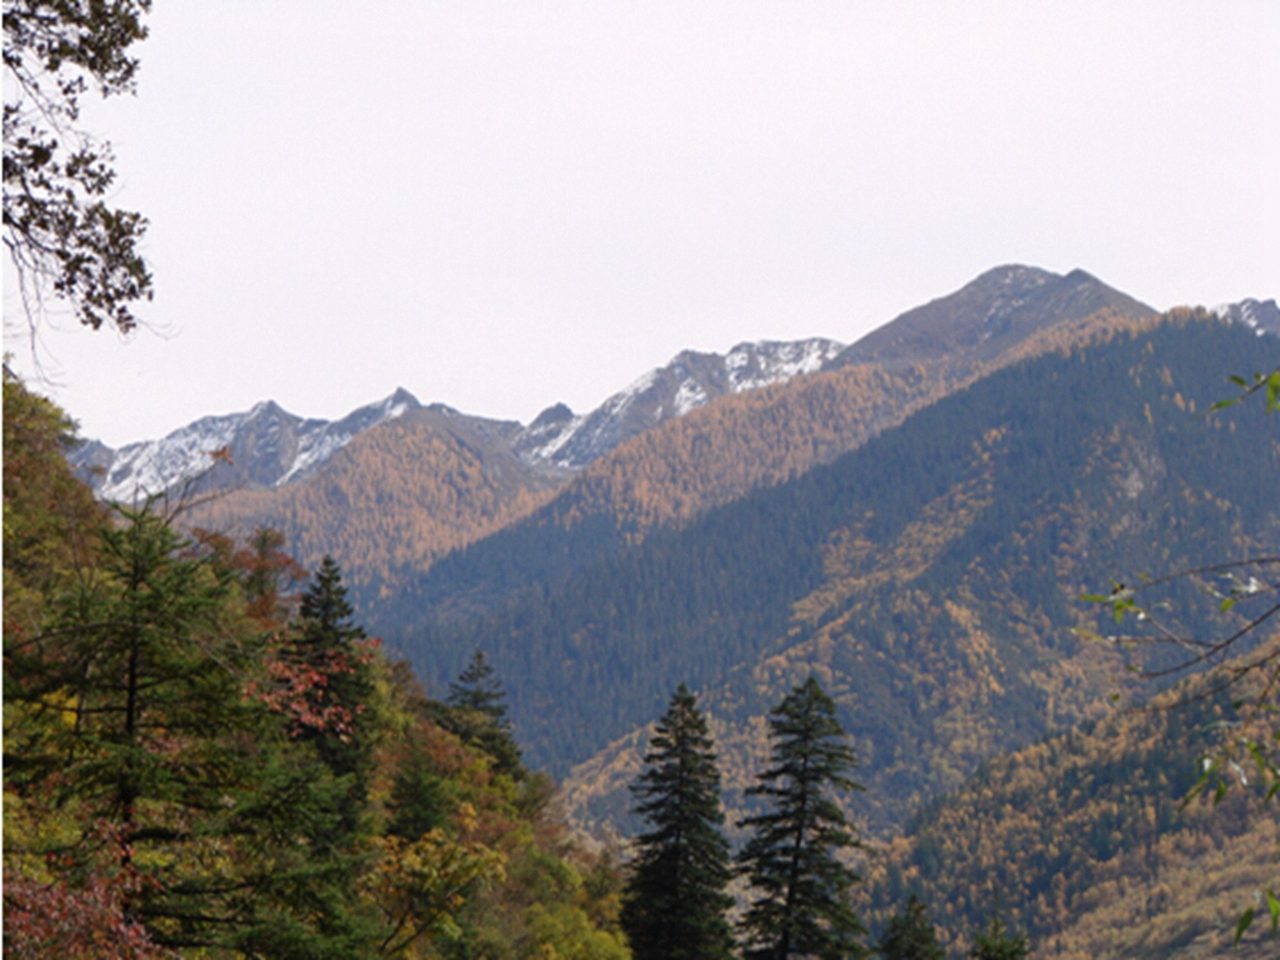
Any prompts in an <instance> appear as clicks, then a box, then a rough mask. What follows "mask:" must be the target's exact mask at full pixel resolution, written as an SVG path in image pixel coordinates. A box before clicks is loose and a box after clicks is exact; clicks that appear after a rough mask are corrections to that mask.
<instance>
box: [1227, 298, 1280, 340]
mask: <svg viewBox="0 0 1280 960" xmlns="http://www.w3.org/2000/svg"><path fill="white" fill-rule="evenodd" d="M1213 312H1214V313H1216V314H1217V315H1218V316H1220V317H1221V318H1222V319H1223V320H1227V321H1229V322H1231V323H1243V324H1244V325H1245V326H1246V327H1249V328H1251V329H1252V330H1253V331H1254V332H1255V333H1256V334H1257V335H1258V336H1260V337H1261V336H1262V335H1263V334H1267V333H1270V334H1273V335H1275V336H1280V307H1277V306H1276V302H1275V300H1254V299H1253V298H1252V297H1249V298H1246V299H1244V300H1241V301H1240V302H1239V303H1224V304H1222V305H1221V306H1217V307H1214V308H1213Z"/></svg>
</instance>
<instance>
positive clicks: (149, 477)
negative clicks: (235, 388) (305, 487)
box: [67, 389, 419, 503]
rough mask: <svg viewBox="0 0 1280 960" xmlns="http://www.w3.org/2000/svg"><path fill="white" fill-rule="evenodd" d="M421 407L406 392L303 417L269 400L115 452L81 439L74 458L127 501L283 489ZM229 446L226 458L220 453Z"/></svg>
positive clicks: (107, 495)
mask: <svg viewBox="0 0 1280 960" xmlns="http://www.w3.org/2000/svg"><path fill="white" fill-rule="evenodd" d="M418 407H419V403H418V401H417V399H416V398H415V397H414V396H413V394H411V393H409V392H408V391H407V390H404V389H399V390H396V392H395V393H393V394H392V395H391V396H389V397H387V398H386V399H385V400H381V401H379V402H377V403H371V404H369V405H367V406H364V407H360V408H359V409H357V410H354V411H352V412H351V413H349V414H347V416H345V417H343V418H342V419H341V420H336V421H328V420H315V419H312V420H304V419H303V418H302V417H299V416H295V415H294V414H292V413H289V412H288V411H286V410H284V409H282V408H281V407H280V406H279V405H278V404H277V403H275V402H274V401H271V400H266V401H263V402H262V403H259V404H257V405H255V406H254V407H253V409H251V410H248V411H246V412H244V413H232V414H228V415H226V416H214V417H204V418H202V419H200V420H197V421H195V422H194V423H191V424H188V425H187V426H185V427H182V428H181V429H178V430H175V431H173V432H172V433H170V434H169V435H167V436H166V437H164V438H162V439H160V440H146V441H142V442H139V443H131V444H128V445H127V446H124V447H121V448H120V449H119V450H112V449H111V448H109V447H106V446H104V445H103V444H101V443H98V442H96V441H89V442H87V443H83V444H81V445H80V446H79V447H77V448H76V449H74V450H72V451H71V452H70V453H69V454H68V457H67V459H68V461H69V462H70V463H71V466H72V467H73V468H74V469H75V470H76V472H77V474H78V475H79V476H80V478H81V479H82V480H84V481H85V482H86V483H87V484H89V486H90V488H91V489H92V490H93V492H94V495H95V496H97V497H98V498H100V499H104V500H121V501H124V502H126V503H128V502H131V501H133V500H135V499H137V498H145V497H147V496H150V495H160V494H166V493H169V494H172V495H177V496H181V495H182V494H183V492H184V491H186V489H187V488H188V487H189V486H194V488H195V489H197V490H198V491H201V492H208V491H212V490H236V489H245V488H249V489H259V488H264V487H268V488H269V487H279V486H282V485H284V484H287V483H291V482H293V483H296V482H298V481H301V480H305V479H306V478H307V477H309V476H311V475H312V474H313V473H315V471H316V470H318V469H319V468H320V467H322V466H323V465H324V464H325V463H327V462H328V460H329V458H330V457H332V456H333V455H334V454H335V453H336V452H337V451H339V450H341V449H342V448H343V447H344V446H346V445H347V444H348V443H350V442H351V440H352V438H353V437H355V436H356V435H357V434H359V433H361V432H362V431H364V430H368V429H370V428H371V427H376V426H378V425H379V424H381V423H386V422H388V421H390V420H395V419H396V418H397V417H400V416H403V415H404V414H405V413H406V412H407V411H410V410H416V409H418ZM215 451H225V452H226V453H227V454H229V456H228V457H221V456H220V457H214V456H213V454H214V452H215Z"/></svg>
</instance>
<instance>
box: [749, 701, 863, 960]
mask: <svg viewBox="0 0 1280 960" xmlns="http://www.w3.org/2000/svg"><path fill="white" fill-rule="evenodd" d="M769 733H770V740H771V742H772V755H771V757H770V760H771V766H770V767H769V768H768V769H767V770H765V771H764V772H762V773H761V774H760V775H759V781H760V782H759V784H758V785H757V786H755V787H752V788H751V789H750V790H749V791H748V793H749V794H752V795H757V796H761V797H764V798H765V799H766V801H767V802H768V804H769V806H770V807H771V808H772V810H771V812H769V813H764V814H760V815H759V816H755V817H749V818H747V819H746V820H744V821H743V822H742V824H741V825H742V826H744V827H750V828H752V830H753V831H754V832H753V834H752V836H751V839H749V840H748V841H747V844H746V846H745V847H744V848H743V849H742V852H741V853H740V854H739V855H738V864H739V866H740V868H741V869H742V871H743V872H744V873H745V874H746V875H747V876H748V878H749V879H750V882H751V887H752V890H753V891H754V892H755V894H756V897H755V899H753V900H752V902H751V906H750V908H749V909H748V911H747V914H746V917H745V918H744V919H743V921H742V932H743V935H744V938H745V941H746V949H745V952H744V956H746V957H747V958H751V960H769V958H772V960H787V958H789V957H792V956H796V957H808V956H812V957H820V958H823V960H837V958H845V957H861V956H865V955H866V949H865V948H864V947H863V946H862V945H861V943H860V942H859V940H860V938H861V936H862V935H863V934H864V933H865V932H866V930H865V928H864V927H863V926H862V923H861V922H860V921H859V920H858V917H857V915H856V914H855V913H854V912H853V909H852V908H851V907H850V905H849V889H850V887H852V885H853V884H854V883H855V882H857V881H858V879H859V877H858V875H857V874H856V873H854V872H853V871H852V870H850V869H849V868H848V867H846V866H844V865H843V864H842V863H841V862H840V861H838V860H837V859H836V858H835V856H834V855H833V854H834V852H835V851H837V850H843V849H848V848H851V847H857V846H860V844H859V842H858V839H857V836H856V834H855V833H854V830H853V828H852V827H851V826H850V825H849V823H848V821H847V820H846V819H845V816H844V813H843V812H842V811H841V810H840V808H839V807H838V806H836V804H835V803H834V802H832V800H831V798H830V797H829V796H827V791H829V790H831V789H833V788H834V789H837V790H845V791H847V790H856V789H860V788H859V786H858V785H857V784H856V783H854V782H853V781H852V780H851V779H850V778H849V777H848V776H847V774H848V773H850V772H851V771H852V770H853V769H854V767H856V766H857V761H856V759H855V757H854V754H853V750H852V749H851V748H850V747H849V746H848V745H847V744H846V743H845V742H844V730H843V729H842V728H841V726H840V723H839V721H838V720H837V719H836V709H835V703H834V701H832V699H831V698H830V697H829V696H827V694H826V692H825V691H823V689H822V687H821V686H820V685H819V684H818V681H817V680H815V679H814V678H813V677H810V678H809V679H808V680H806V681H805V682H804V683H803V684H802V685H800V686H798V687H796V688H795V689H793V690H792V691H791V693H789V694H788V695H787V696H786V697H785V698H783V700H782V702H781V703H780V704H779V705H778V706H777V707H776V708H774V710H772V711H771V712H770V714H769Z"/></svg>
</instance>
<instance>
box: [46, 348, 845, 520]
mask: <svg viewBox="0 0 1280 960" xmlns="http://www.w3.org/2000/svg"><path fill="white" fill-rule="evenodd" d="M843 349H844V345H843V344H840V343H837V342H835V341H834V340H826V339H822V338H816V337H815V338H813V339H809V340H797V341H793V342H780V341H771V340H764V341H760V342H757V343H740V344H738V345H737V346H735V347H734V348H733V349H732V350H730V351H729V352H728V353H727V354H726V355H724V356H721V355H720V354H716V353H700V352H698V351H695V350H686V351H684V352H682V353H680V354H678V355H677V356H676V357H674V358H673V359H672V361H671V362H670V363H669V364H667V365H666V366H665V367H659V368H657V369H655V370H650V371H649V372H648V373H646V374H644V375H643V376H641V377H639V378H638V379H636V380H635V381H634V382H633V383H631V384H630V385H629V386H627V387H626V388H625V389H623V390H620V391H619V392H617V393H615V394H614V395H613V396H611V397H609V398H608V399H607V400H605V401H604V403H602V404H601V405H600V406H599V407H597V408H596V409H595V410H592V411H591V412H590V413H586V414H575V413H574V412H573V411H572V410H570V409H569V408H568V407H567V406H565V405H564V404H563V403H560V404H556V405H555V406H552V407H548V408H547V409H546V410H544V411H542V413H540V414H539V415H538V416H537V417H536V418H535V419H534V421H533V422H532V423H530V424H529V425H528V426H527V427H519V426H518V425H517V424H509V425H508V426H509V427H510V428H511V429H510V430H505V429H504V431H501V436H500V437H497V438H496V439H499V440H501V441H503V442H507V443H510V444H511V447H512V449H513V450H514V452H515V453H516V454H517V455H518V456H519V457H520V458H521V459H522V460H523V461H524V462H525V463H526V464H528V465H529V466H531V467H534V468H536V469H538V470H539V471H540V472H546V471H550V472H552V473H559V472H560V471H563V470H578V469H581V468H582V467H585V466H586V465H587V464H588V463H590V462H591V461H592V460H595V459H596V458H597V457H600V456H603V455H604V454H606V453H608V452H609V451H610V450H613V449H614V448H615V447H617V446H618V445H619V444H620V443H622V442H624V441H626V440H628V439H629V438H631V437H633V436H635V435H636V434H638V433H642V432H644V431H645V430H648V429H649V428H651V427H654V426H657V425H658V424H659V423H662V422H663V421H665V420H669V419H671V418H673V417H682V416H684V415H685V414H686V413H688V412H689V411H691V410H695V409H697V408H698V407H701V406H703V405H704V404H706V403H708V402H710V401H712V400H714V399H716V398H717V397H721V396H724V395H725V394H729V393H741V392H742V391H744V390H755V389H759V388H760V387H766V386H769V385H770V384H774V383H785V382H786V381H788V380H790V379H792V378H793V377H797V376H800V375H801V374H805V373H812V372H814V371H816V370H819V369H821V368H822V366H823V364H825V363H826V362H827V361H828V360H830V359H831V358H832V357H834V356H836V354H838V353H839V352H840V351H841V350H843ZM417 409H430V410H434V411H437V412H440V413H444V414H448V415H459V414H458V413H457V411H456V410H453V409H451V408H449V407H445V406H443V405H441V404H432V405H431V407H429V408H422V407H421V404H419V403H418V400H417V399H416V398H415V397H414V396H413V395H412V394H411V393H409V392H408V391H406V390H403V389H401V390H397V391H396V392H395V393H393V394H392V395H391V396H389V397H387V398H386V399H384V400H381V401H379V402H377V403H371V404H369V405H367V406H364V407H360V408H359V409H357V410H354V411H352V412H351V413H349V414H348V415H347V416H346V417H344V418H342V419H341V420H336V421H329V420H317V419H310V420H304V419H303V418H302V417H298V416H295V415H294V414H292V413H289V412H288V411H286V410H284V409H282V408H281V407H280V406H279V405H278V404H276V403H274V402H272V401H263V402H262V403H259V404H257V405H255V406H254V407H253V409H251V410H247V411H244V412H242V413H232V414H227V415H225V416H212V417H204V418H203V419H200V420H197V421H196V422H195V423H192V424H188V425H187V426H185V427H182V428H181V429H179V430H175V431H174V432H173V433H171V434H169V435H168V436H166V437H164V438H163V439H161V440H149V441H143V442H140V443H131V444H129V445H128V446H125V447H122V448H120V449H119V450H112V449H110V448H109V447H106V446H104V445H103V444H101V443H98V442H96V441H85V442H84V443H82V444H81V445H80V446H79V447H78V448H76V449H75V450H74V451H72V452H71V454H70V455H69V456H68V458H67V459H68V461H70V463H71V466H72V468H73V469H74V470H75V471H76V473H77V474H78V475H79V476H80V477H81V478H82V479H83V480H85V482H87V483H88V484H89V485H90V486H91V487H92V488H93V490H94V494H95V495H96V496H97V497H98V498H99V499H103V500H116V501H123V502H126V503H128V502H134V501H138V500H141V499H144V498H146V497H148V496H155V495H161V494H168V495H170V496H175V495H176V496H181V495H182V494H183V492H184V491H186V490H187V489H188V488H190V492H196V491H197V490H198V491H200V492H207V491H210V490H226V489H236V488H243V487H248V488H263V487H266V488H270V487H280V486H283V485H285V484H288V483H297V482H299V481H302V480H305V479H306V478H307V477H310V476H311V475H312V474H314V473H315V472H316V471H317V470H319V469H321V468H322V467H323V466H324V465H325V464H326V463H328V462H329V460H330V459H332V457H333V455H334V454H335V453H337V452H338V451H339V450H341V449H342V448H343V447H345V446H346V445H347V444H348V443H350V442H351V440H352V439H353V438H354V437H355V436H357V435H358V434H359V433H361V432H362V431H364V430H368V429H370V428H371V427H375V426H377V425H378V424H381V423H385V422H387V421H389V420H394V419H396V418H397V417H401V416H403V415H404V414H405V413H406V412H408V411H410V410H417ZM223 450H225V451H227V452H228V453H229V455H230V460H229V462H228V461H227V460H226V459H219V458H218V457H215V454H216V453H218V452H219V451H223Z"/></svg>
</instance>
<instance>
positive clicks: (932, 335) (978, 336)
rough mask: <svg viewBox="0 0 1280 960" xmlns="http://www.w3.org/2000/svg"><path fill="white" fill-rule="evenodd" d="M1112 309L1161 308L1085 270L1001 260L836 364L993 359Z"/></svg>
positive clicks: (963, 364)
mask: <svg viewBox="0 0 1280 960" xmlns="http://www.w3.org/2000/svg"><path fill="white" fill-rule="evenodd" d="M1103 310H1110V311H1112V312H1115V313H1121V314H1124V315H1126V316H1131V317H1136V318H1146V317H1153V316H1155V314H1156V311H1155V310H1153V309H1151V308H1150V307H1148V306H1147V305H1146V304H1145V303H1140V302H1139V301H1137V300H1135V299H1133V298H1132V297H1130V296H1128V295H1127V294H1124V293H1121V292H1120V291H1118V290H1114V289H1112V288H1111V287H1108V286H1107V285H1106V284H1104V283H1102V282H1100V281H1099V280H1098V279H1097V278H1096V277H1093V276H1090V275H1089V274H1087V273H1085V272H1084V271H1083V270H1072V271H1071V272H1070V273H1068V274H1066V275H1065V276H1059V275H1057V274H1054V273H1050V272H1049V271H1047V270H1040V269H1038V268H1036V267H1025V266H1021V265H1019V264H1011V265H1008V266H1003V267H995V268H994V269H992V270H988V271H987V272H986V273H984V274H982V275H981V276H979V277H978V278H977V279H975V280H973V281H971V282H970V283H968V284H966V285H965V286H964V287H962V288H961V289H960V290H957V291H956V292H955V293H952V294H949V295H948V296H945V297H940V298H938V299H937V300H932V301H930V302H929V303H926V304H925V305H924V306H921V307H916V308H915V309H914V310H908V311H907V312H906V313H904V314H902V315H901V316H900V317H897V318H896V319H894V320H893V321H891V322H890V323H886V324H885V325H884V326H883V327H880V328H878V329H876V330H873V331H872V332H871V333H869V334H867V335H866V336H865V337H863V338H862V339H861V340H859V341H858V342H857V343H855V344H853V345H852V346H850V347H848V348H847V349H845V350H844V351H843V352H842V353H840V354H839V355H838V356H837V357H836V358H835V359H834V360H832V361H831V363H830V364H829V366H831V367H837V366H847V365H849V364H854V363H882V364H886V365H888V366H890V367H896V366H904V365H908V366H909V365H912V364H920V363H939V362H941V363H945V364H947V365H949V366H951V367H952V368H953V369H961V368H967V367H972V366H973V365H974V364H978V363H982V362H986V361H990V360H991V359H993V358H995V357H997V356H999V355H1000V354H1002V353H1004V352H1005V351H1007V350H1009V349H1011V348H1013V347H1015V346H1017V345H1018V344H1019V343H1021V342H1022V341H1024V340H1026V339H1027V338H1028V337H1030V336H1032V335H1033V334H1035V333H1036V332H1037V331H1039V330H1044V329H1046V328H1048V327H1051V326H1055V325H1057V324H1060V323H1064V322H1070V321H1072V320H1080V319H1083V318H1084V317H1087V316H1090V315H1092V314H1095V313H1099V312H1101V311H1103Z"/></svg>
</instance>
